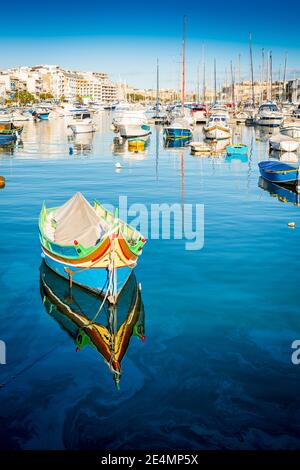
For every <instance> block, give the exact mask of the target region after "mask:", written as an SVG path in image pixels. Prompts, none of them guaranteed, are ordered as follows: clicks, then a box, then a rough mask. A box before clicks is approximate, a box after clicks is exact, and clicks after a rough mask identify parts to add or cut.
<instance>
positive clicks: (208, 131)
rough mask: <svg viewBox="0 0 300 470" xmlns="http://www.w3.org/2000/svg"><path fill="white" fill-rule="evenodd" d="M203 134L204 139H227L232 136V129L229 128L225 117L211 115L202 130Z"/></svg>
mask: <svg viewBox="0 0 300 470" xmlns="http://www.w3.org/2000/svg"><path fill="white" fill-rule="evenodd" d="M203 132H204V134H205V137H206V139H210V140H223V139H229V138H230V137H231V136H232V129H231V128H230V127H229V124H228V118H227V115H225V114H213V115H212V116H210V118H209V120H208V123H207V125H206V126H205V127H204V128H203Z"/></svg>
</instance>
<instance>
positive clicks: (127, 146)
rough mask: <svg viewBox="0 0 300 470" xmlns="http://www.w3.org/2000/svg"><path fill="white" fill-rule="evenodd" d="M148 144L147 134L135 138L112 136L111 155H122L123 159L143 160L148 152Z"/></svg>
mask: <svg viewBox="0 0 300 470" xmlns="http://www.w3.org/2000/svg"><path fill="white" fill-rule="evenodd" d="M135 144H136V145H135ZM139 144H141V145H139ZM149 144H150V136H149V135H146V136H142V137H138V138H136V139H125V138H124V137H114V140H113V143H112V146H111V151H112V154H113V155H115V156H120V157H123V158H124V160H132V159H134V160H144V159H145V158H146V156H147V154H148V147H149Z"/></svg>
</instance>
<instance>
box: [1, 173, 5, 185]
mask: <svg viewBox="0 0 300 470" xmlns="http://www.w3.org/2000/svg"><path fill="white" fill-rule="evenodd" d="M4 186H5V178H4V176H0V188H4Z"/></svg>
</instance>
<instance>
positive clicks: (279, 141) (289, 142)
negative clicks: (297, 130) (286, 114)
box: [269, 134, 299, 152]
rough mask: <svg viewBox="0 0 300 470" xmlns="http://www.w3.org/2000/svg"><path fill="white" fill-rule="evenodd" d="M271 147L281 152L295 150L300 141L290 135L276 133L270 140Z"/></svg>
mask: <svg viewBox="0 0 300 470" xmlns="http://www.w3.org/2000/svg"><path fill="white" fill-rule="evenodd" d="M269 143H270V149H273V150H279V151H280V152H295V151H296V150H297V149H298V147H299V142H297V141H296V140H294V139H293V138H292V137H289V136H288V135H283V134H278V135H274V136H272V137H271V138H270V140H269Z"/></svg>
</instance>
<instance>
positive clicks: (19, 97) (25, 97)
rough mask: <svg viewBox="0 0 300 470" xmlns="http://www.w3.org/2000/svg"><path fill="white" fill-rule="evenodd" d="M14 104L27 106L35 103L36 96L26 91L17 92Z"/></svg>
mask: <svg viewBox="0 0 300 470" xmlns="http://www.w3.org/2000/svg"><path fill="white" fill-rule="evenodd" d="M12 101H13V102H17V103H20V105H26V104H28V103H34V102H35V101H36V99H35V97H34V95H33V94H32V93H29V92H28V91H26V90H23V91H17V92H16V93H15V95H14V97H13V99H12Z"/></svg>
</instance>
